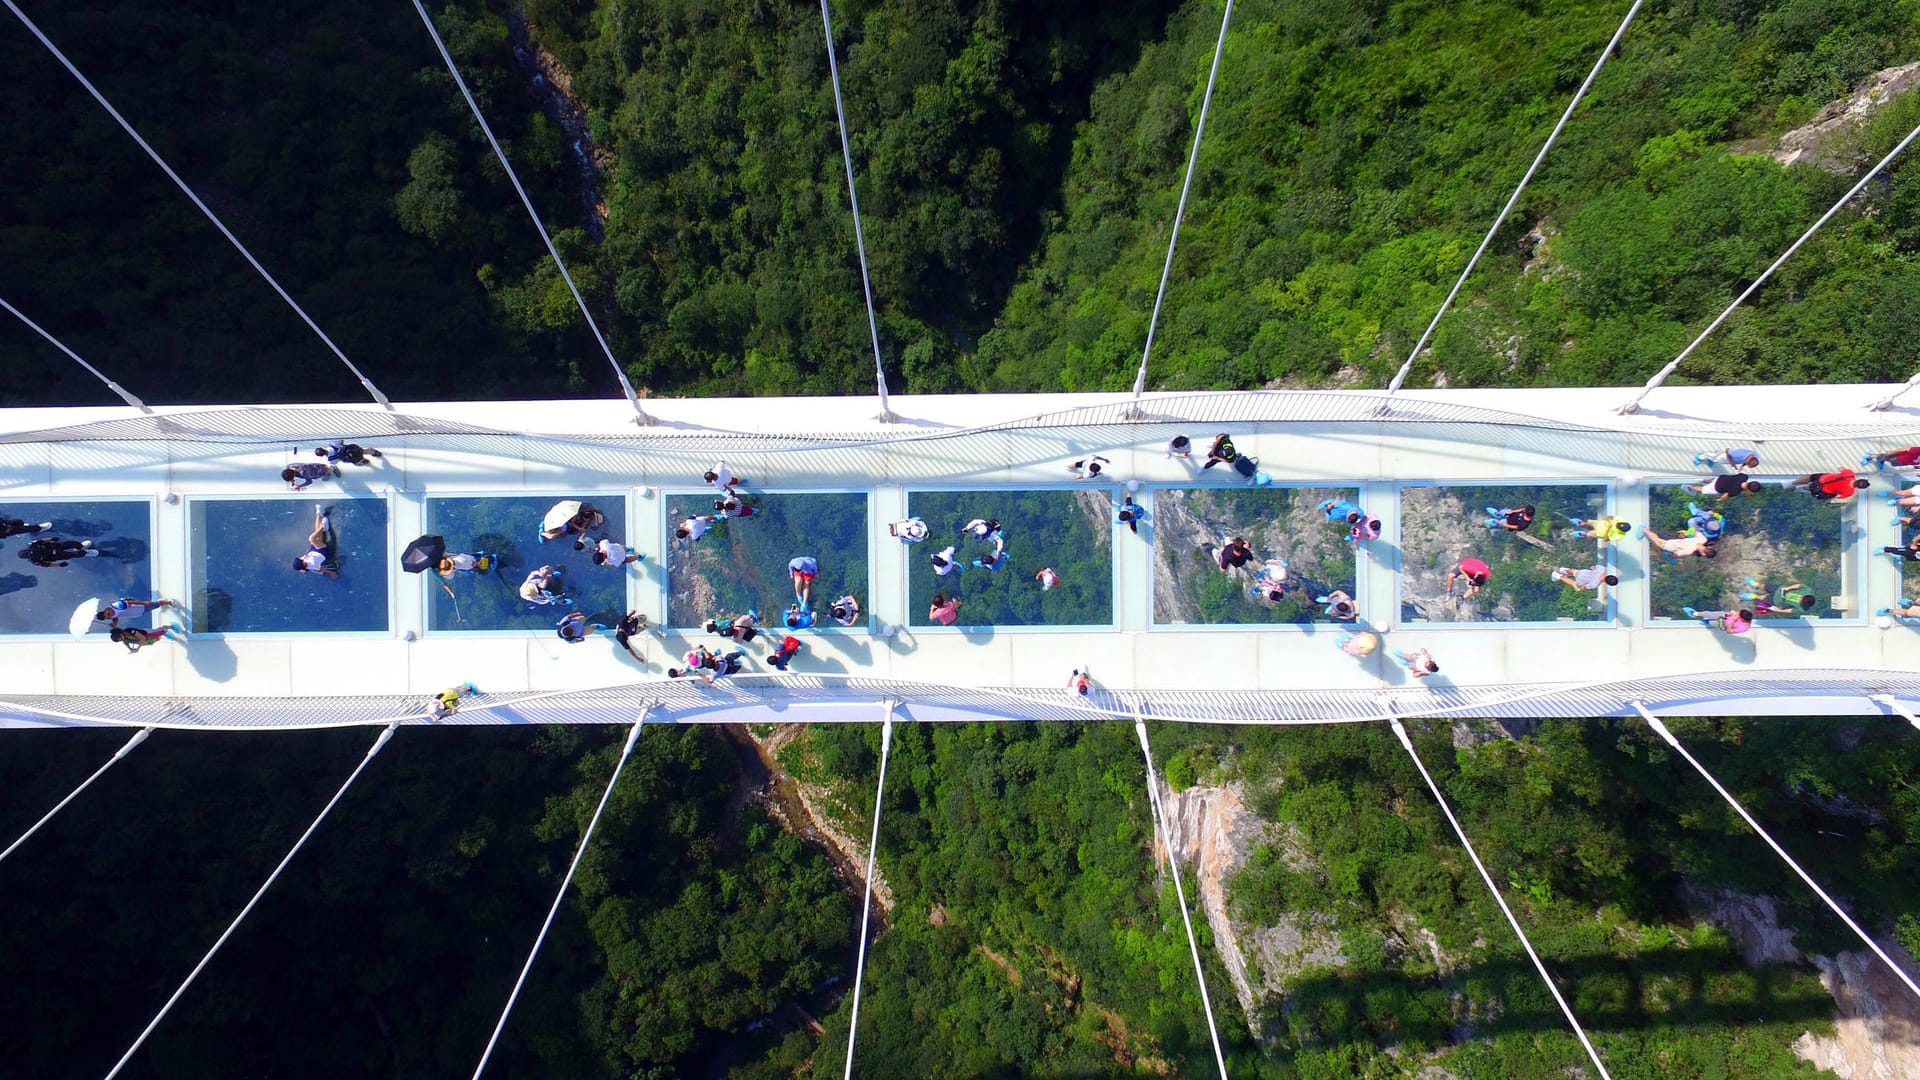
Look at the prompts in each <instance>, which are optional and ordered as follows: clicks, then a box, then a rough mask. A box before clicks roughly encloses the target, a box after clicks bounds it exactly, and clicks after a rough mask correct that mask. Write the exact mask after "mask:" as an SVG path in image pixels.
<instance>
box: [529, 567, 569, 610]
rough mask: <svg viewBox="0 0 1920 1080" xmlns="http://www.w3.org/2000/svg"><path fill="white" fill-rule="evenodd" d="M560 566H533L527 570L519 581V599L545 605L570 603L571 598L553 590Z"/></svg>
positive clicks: (556, 584) (556, 583) (556, 585)
mask: <svg viewBox="0 0 1920 1080" xmlns="http://www.w3.org/2000/svg"><path fill="white" fill-rule="evenodd" d="M560 574H561V568H560V567H558V566H540V567H535V568H534V569H533V570H532V571H530V572H528V574H527V577H526V580H524V581H522V582H521V583H520V599H522V600H525V601H526V602H527V603H529V604H535V605H538V606H540V607H545V606H547V605H548V604H562V605H571V604H572V603H573V598H572V597H570V596H560V595H558V594H557V593H555V592H554V589H555V588H557V587H559V586H558V579H559V577H560Z"/></svg>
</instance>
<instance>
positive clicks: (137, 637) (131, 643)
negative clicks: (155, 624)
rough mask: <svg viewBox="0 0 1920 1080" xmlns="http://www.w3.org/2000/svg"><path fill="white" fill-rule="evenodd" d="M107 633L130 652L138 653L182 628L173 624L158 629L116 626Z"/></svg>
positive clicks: (177, 632)
mask: <svg viewBox="0 0 1920 1080" xmlns="http://www.w3.org/2000/svg"><path fill="white" fill-rule="evenodd" d="M107 633H108V637H110V638H111V639H112V640H114V641H117V642H119V643H120V644H122V645H125V646H126V647H127V651H128V652H130V653H136V652H139V651H140V650H141V649H144V648H146V647H147V646H149V645H151V644H153V643H154V642H156V641H165V640H167V639H168V638H170V637H172V636H174V635H175V634H179V633H180V630H179V629H178V628H177V627H172V626H163V627H161V628H160V629H158V630H142V629H140V628H139V627H137V626H116V627H114V628H113V629H112V630H110V631H108V632H107ZM182 636H184V635H182Z"/></svg>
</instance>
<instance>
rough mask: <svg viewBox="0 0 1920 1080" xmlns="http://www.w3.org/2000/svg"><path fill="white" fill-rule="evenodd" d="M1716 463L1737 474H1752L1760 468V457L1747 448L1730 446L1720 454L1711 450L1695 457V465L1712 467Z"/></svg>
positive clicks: (1703, 451)
mask: <svg viewBox="0 0 1920 1080" xmlns="http://www.w3.org/2000/svg"><path fill="white" fill-rule="evenodd" d="M1716 462H1719V463H1721V464H1724V465H1726V466H1727V467H1728V468H1729V469H1733V470H1735V471H1737V472H1752V471H1753V470H1755V469H1757V468H1759V467H1760V455H1759V454H1756V453H1754V452H1753V451H1752V450H1749V449H1747V448H1746V447H1736V446H1729V447H1727V448H1726V449H1725V450H1723V451H1722V452H1721V453H1720V454H1715V453H1714V452H1713V451H1711V450H1702V451H1701V452H1700V453H1698V454H1695V455H1693V463H1694V464H1695V465H1712V464H1714V463H1716Z"/></svg>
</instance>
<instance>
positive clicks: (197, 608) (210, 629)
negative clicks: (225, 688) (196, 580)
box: [183, 588, 240, 683]
mask: <svg viewBox="0 0 1920 1080" xmlns="http://www.w3.org/2000/svg"><path fill="white" fill-rule="evenodd" d="M183 621H184V622H186V623H187V624H188V625H189V626H191V627H192V628H193V631H194V632H195V633H216V634H217V633H219V632H220V631H222V630H224V629H226V628H227V627H228V626H229V625H231V624H232V622H233V596H232V594H230V593H228V592H227V591H226V590H224V589H211V588H210V589H207V590H206V591H205V592H203V593H201V594H200V595H199V596H197V597H195V598H194V605H193V610H192V611H190V612H186V613H184V615H183ZM184 647H185V648H186V651H187V663H189V664H191V665H193V670H194V671H196V672H199V673H200V676H201V677H202V678H205V679H211V680H213V681H214V682H222V683H223V682H226V681H227V680H229V679H231V678H233V676H234V673H235V672H236V671H238V670H239V668H240V660H239V657H237V656H235V655H234V652H233V646H231V645H229V644H227V643H226V640H225V639H223V638H217V637H215V638H201V637H190V638H188V639H187V641H186V643H185V646H184Z"/></svg>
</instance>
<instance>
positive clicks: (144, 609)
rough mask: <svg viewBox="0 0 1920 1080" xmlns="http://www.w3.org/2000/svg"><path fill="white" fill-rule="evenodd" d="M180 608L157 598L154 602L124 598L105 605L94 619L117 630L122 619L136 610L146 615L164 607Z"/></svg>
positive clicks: (171, 602) (94, 614)
mask: <svg viewBox="0 0 1920 1080" xmlns="http://www.w3.org/2000/svg"><path fill="white" fill-rule="evenodd" d="M178 606H179V605H177V604H175V603H174V602H173V601H171V600H163V599H159V598H155V599H152V600H140V599H136V598H135V597H131V596H123V597H121V598H120V599H118V600H115V601H114V602H113V603H111V604H107V605H105V606H104V607H102V608H101V609H100V610H99V611H96V612H94V613H93V619H94V621H95V622H103V623H106V624H107V625H108V626H109V627H112V628H117V627H118V626H119V625H120V620H121V619H124V618H126V617H128V616H129V615H133V614H135V611H134V609H135V608H138V609H140V610H139V612H138V614H141V615H145V614H147V613H148V612H150V611H152V610H153V609H154V608H163V607H166V608H170V607H178Z"/></svg>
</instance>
